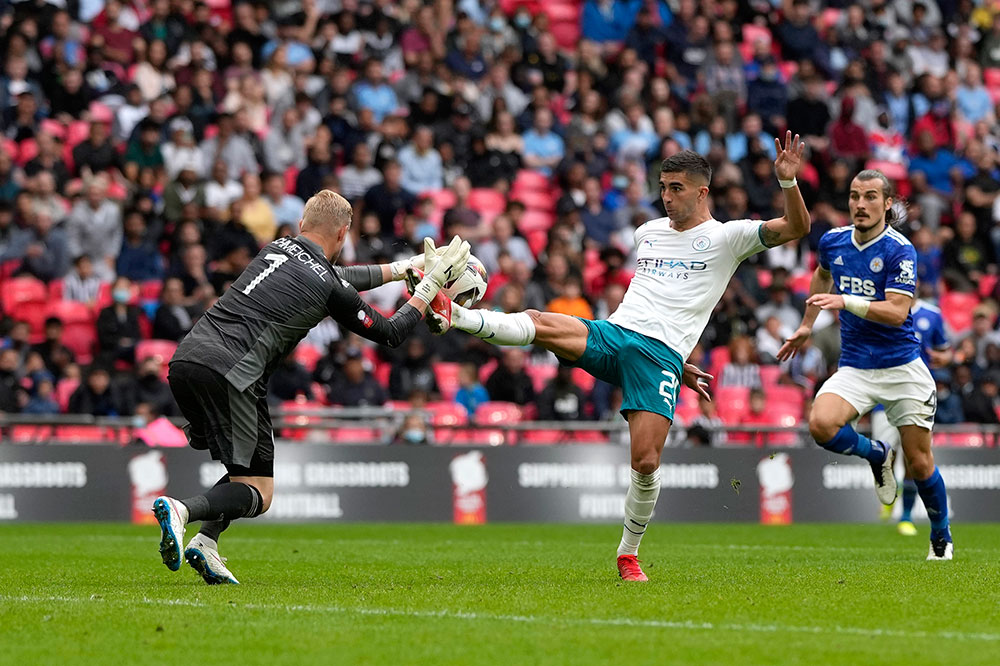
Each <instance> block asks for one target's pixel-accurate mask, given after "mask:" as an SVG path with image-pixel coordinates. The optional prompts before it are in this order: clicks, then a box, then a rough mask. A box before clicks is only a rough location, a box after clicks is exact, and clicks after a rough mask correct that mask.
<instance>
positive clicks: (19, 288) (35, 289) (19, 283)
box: [0, 277, 48, 311]
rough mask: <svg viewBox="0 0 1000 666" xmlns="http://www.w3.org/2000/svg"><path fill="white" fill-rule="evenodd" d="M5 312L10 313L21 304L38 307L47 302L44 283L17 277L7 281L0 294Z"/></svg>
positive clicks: (46, 291)
mask: <svg viewBox="0 0 1000 666" xmlns="http://www.w3.org/2000/svg"><path fill="white" fill-rule="evenodd" d="M0 298H2V305H3V309H4V310H5V311H12V310H13V309H14V308H15V307H17V306H19V305H23V304H31V305H39V304H42V303H45V302H46V301H47V300H48V290H47V289H46V288H45V283H44V282H42V281H41V280H36V279H35V278H33V277H18V278H13V279H12V280H8V281H7V283H6V284H4V286H3V290H2V292H0Z"/></svg>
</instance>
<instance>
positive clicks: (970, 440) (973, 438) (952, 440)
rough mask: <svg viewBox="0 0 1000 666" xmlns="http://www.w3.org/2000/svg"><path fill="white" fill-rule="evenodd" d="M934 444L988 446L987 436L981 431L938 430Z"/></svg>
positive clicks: (971, 446) (968, 446)
mask: <svg viewBox="0 0 1000 666" xmlns="http://www.w3.org/2000/svg"><path fill="white" fill-rule="evenodd" d="M934 446H953V447H963V448H982V447H984V446H986V436H985V435H984V434H983V433H981V432H936V433H934Z"/></svg>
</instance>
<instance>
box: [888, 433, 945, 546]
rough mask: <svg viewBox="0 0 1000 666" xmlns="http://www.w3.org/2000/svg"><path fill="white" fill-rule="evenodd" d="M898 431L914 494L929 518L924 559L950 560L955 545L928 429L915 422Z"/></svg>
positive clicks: (943, 488)
mask: <svg viewBox="0 0 1000 666" xmlns="http://www.w3.org/2000/svg"><path fill="white" fill-rule="evenodd" d="M899 434H900V436H901V437H902V440H903V452H904V453H905V454H906V458H907V460H908V461H909V464H910V470H911V471H912V472H913V479H914V482H915V484H916V486H917V493H918V494H919V495H920V500H921V501H922V502H923V503H924V507H925V508H926V509H927V517H928V518H930V521H931V544H930V550H929V551H928V553H927V559H928V560H950V559H952V557H953V556H954V552H955V545H954V543H953V542H952V538H951V526H950V524H949V520H948V491H947V490H946V489H945V486H944V479H943V478H941V473H940V472H939V471H938V468H937V465H935V464H934V454H933V453H932V452H931V431H930V430H929V429H927V428H923V427H921V426H917V425H905V426H900V428H899Z"/></svg>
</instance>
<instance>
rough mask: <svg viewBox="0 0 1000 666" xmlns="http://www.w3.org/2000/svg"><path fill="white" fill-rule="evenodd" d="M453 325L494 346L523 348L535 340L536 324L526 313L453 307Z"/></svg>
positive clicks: (455, 305) (454, 305)
mask: <svg viewBox="0 0 1000 666" xmlns="http://www.w3.org/2000/svg"><path fill="white" fill-rule="evenodd" d="M451 325H452V327H454V328H457V329H459V330H460V331H465V332H466V333H471V334H472V335H474V336H476V337H477V338H482V339H483V340H486V341H487V342H489V343H492V344H494V345H507V346H514V347H523V346H525V345H530V344H531V342H532V340H534V339H535V322H533V321H532V320H531V317H530V316H529V315H528V314H527V313H525V312H515V313H514V314H507V313H506V312H493V311H491V310H469V309H466V308H463V307H462V306H461V305H457V304H453V305H452V306H451Z"/></svg>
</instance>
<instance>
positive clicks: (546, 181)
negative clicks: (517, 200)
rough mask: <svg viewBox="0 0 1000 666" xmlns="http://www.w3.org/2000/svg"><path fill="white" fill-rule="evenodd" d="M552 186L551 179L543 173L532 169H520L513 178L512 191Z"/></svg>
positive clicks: (541, 188) (544, 188) (546, 188)
mask: <svg viewBox="0 0 1000 666" xmlns="http://www.w3.org/2000/svg"><path fill="white" fill-rule="evenodd" d="M551 187H552V180H551V179H550V178H549V177H548V176H546V175H545V174H541V173H538V172H537V171H532V170H531V169H521V170H520V171H518V172H517V176H516V177H515V178H514V187H513V191H514V192H522V191H524V190H535V191H537V190H548V189H550V188H551Z"/></svg>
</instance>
